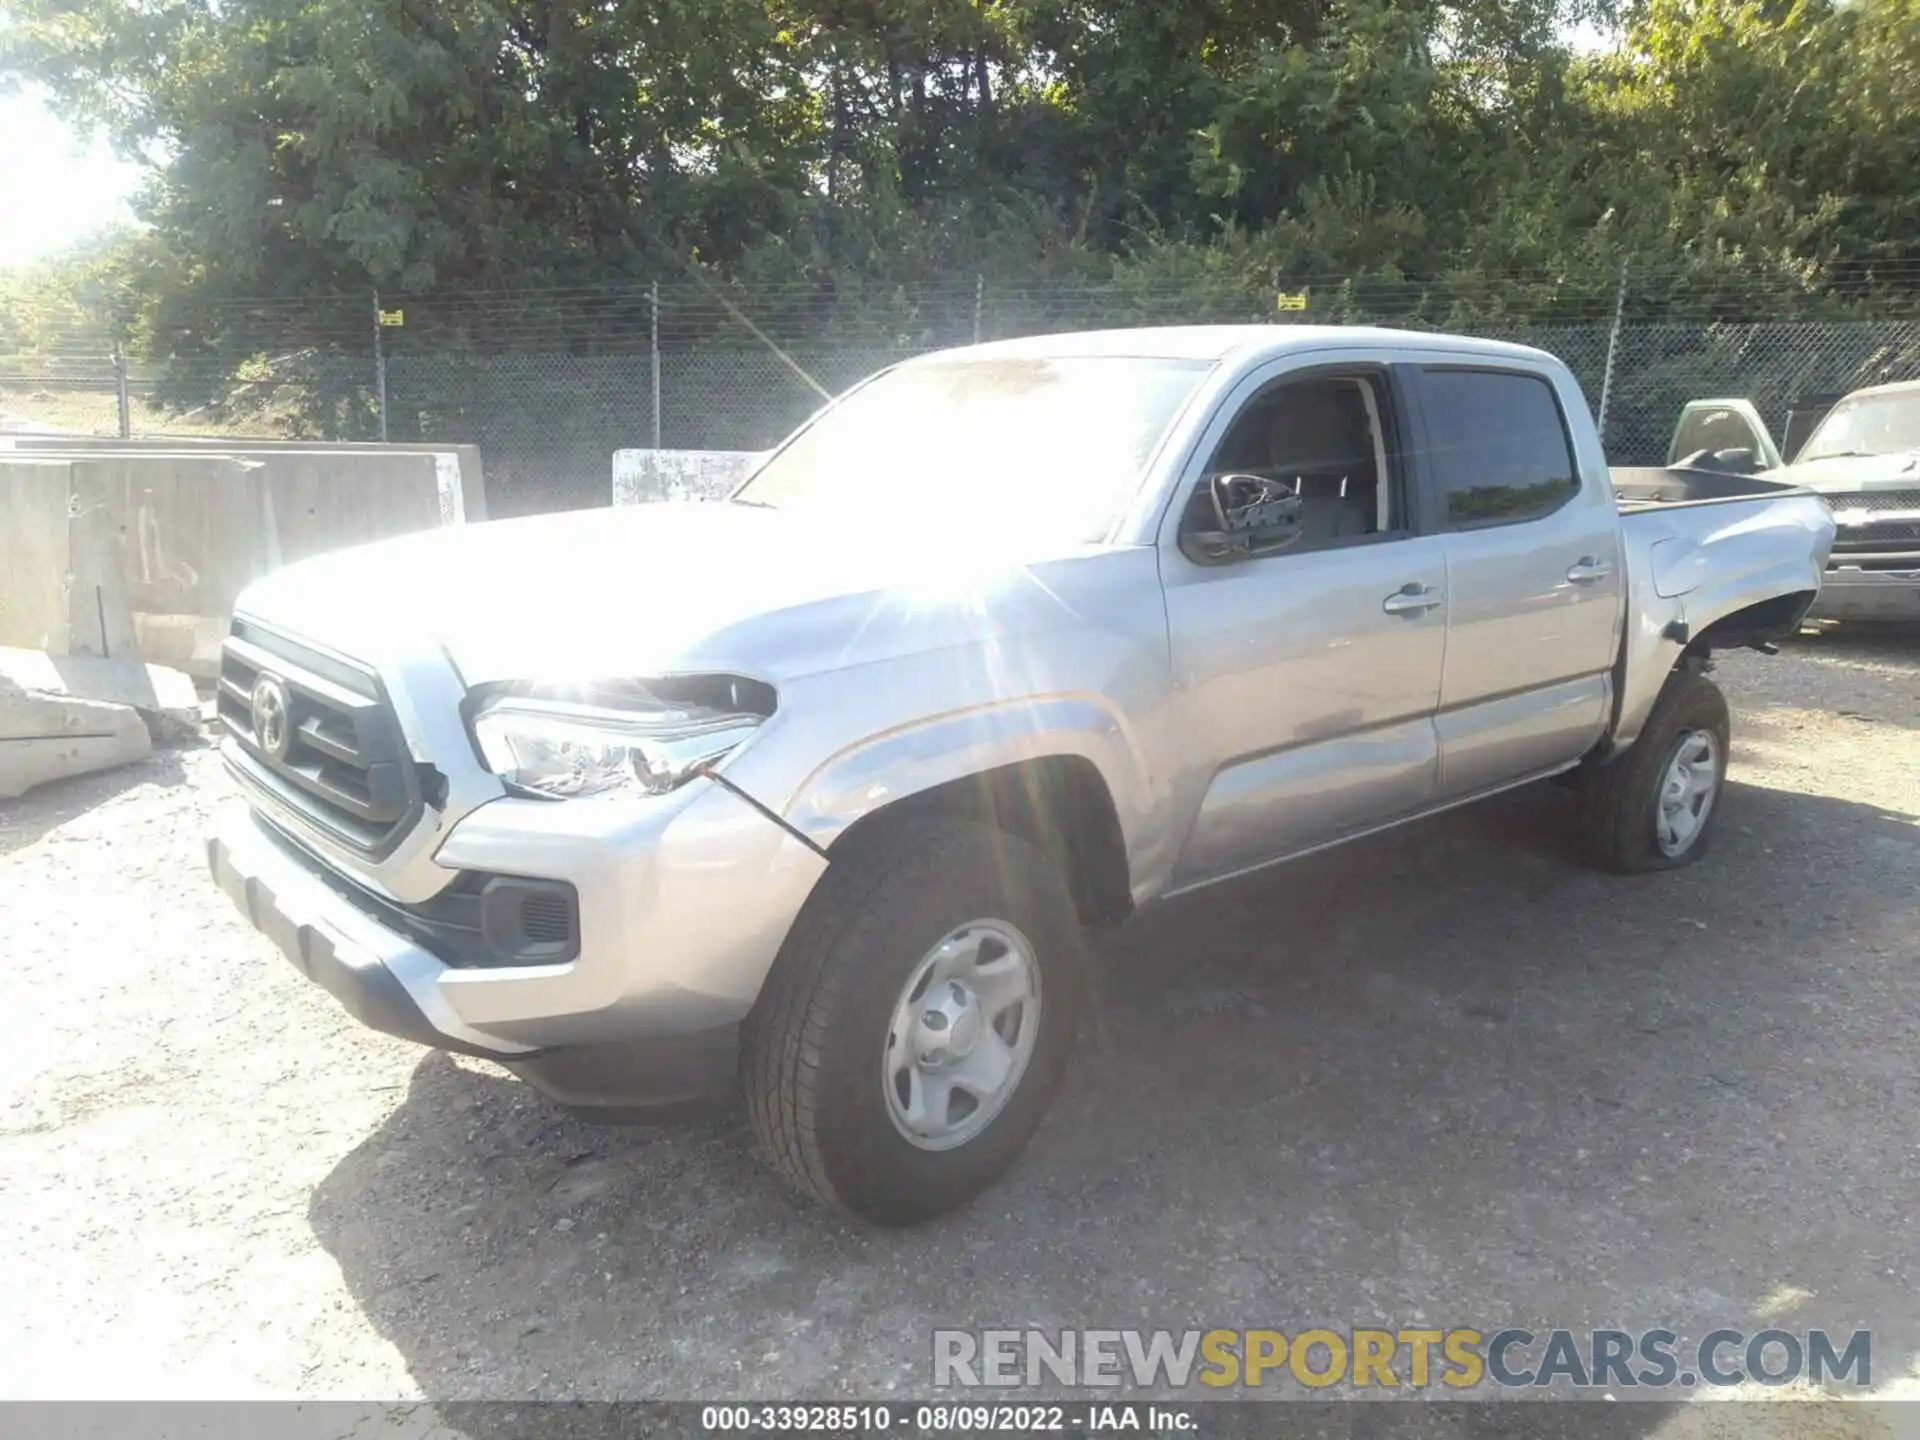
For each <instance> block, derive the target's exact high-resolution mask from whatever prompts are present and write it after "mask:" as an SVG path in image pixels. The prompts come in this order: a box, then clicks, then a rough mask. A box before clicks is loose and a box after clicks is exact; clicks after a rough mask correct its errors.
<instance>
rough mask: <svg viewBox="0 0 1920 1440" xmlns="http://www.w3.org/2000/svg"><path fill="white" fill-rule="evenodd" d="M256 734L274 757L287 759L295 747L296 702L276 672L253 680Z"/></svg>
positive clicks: (254, 728)
mask: <svg viewBox="0 0 1920 1440" xmlns="http://www.w3.org/2000/svg"><path fill="white" fill-rule="evenodd" d="M252 704H253V733H254V737H255V738H256V739H257V740H259V742H260V748H261V749H262V750H264V751H266V752H267V754H269V755H271V756H272V757H273V758H274V759H275V760H285V759H286V758H287V751H288V750H289V749H291V748H292V746H293V702H292V700H291V699H290V698H289V697H288V695H287V687H286V686H285V685H284V684H282V683H281V682H280V680H279V679H278V678H277V677H276V676H273V675H262V676H261V677H260V678H259V679H257V680H255V681H254V682H253V701H252Z"/></svg>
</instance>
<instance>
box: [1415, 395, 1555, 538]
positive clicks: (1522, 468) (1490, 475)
mask: <svg viewBox="0 0 1920 1440" xmlns="http://www.w3.org/2000/svg"><path fill="white" fill-rule="evenodd" d="M1420 408H1421V410H1422V412H1423V413H1424V415H1425V418H1426V430H1427V445H1428V450H1427V464H1428V469H1429V473H1430V475H1431V476H1432V484H1433V486H1434V490H1435V493H1436V495H1437V497H1438V499H1439V505H1440V521H1441V523H1442V524H1443V525H1444V526H1445V527H1446V528H1447V529H1450V530H1466V529H1477V528H1479V527H1481V526H1485V525H1518V524H1521V523H1523V522H1525V521H1528V520H1538V519H1540V518H1541V517H1542V516H1545V515H1551V514H1552V513H1553V512H1554V511H1556V510H1558V509H1559V508H1560V507H1561V506H1563V505H1565V504H1566V503H1567V502H1568V501H1569V500H1571V499H1572V498H1573V497H1574V496H1575V495H1576V494H1577V493H1578V492H1579V489H1580V479H1579V475H1580V471H1579V467H1578V466H1577V465H1576V464H1575V463H1574V456H1573V444H1572V441H1571V439H1570V438H1569V437H1568V434H1567V426H1566V421H1565V420H1564V419H1563V418H1562V416H1561V414H1560V402H1559V399H1558V398H1557V397H1556V396H1555V395H1554V393H1553V387H1552V386H1551V385H1549V384H1548V383H1547V382H1546V380H1544V379H1543V378H1541V377H1540V376H1538V375H1525V374H1521V373H1518V372H1516V371H1507V370H1452V369H1442V368H1437V367H1428V368H1426V369H1424V370H1422V371H1421V375H1420Z"/></svg>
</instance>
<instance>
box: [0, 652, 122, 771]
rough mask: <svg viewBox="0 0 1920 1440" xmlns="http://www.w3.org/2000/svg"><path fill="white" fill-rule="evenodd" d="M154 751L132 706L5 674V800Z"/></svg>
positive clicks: (0, 757) (1, 704)
mask: <svg viewBox="0 0 1920 1440" xmlns="http://www.w3.org/2000/svg"><path fill="white" fill-rule="evenodd" d="M152 749H153V740H152V738H151V737H150V736H149V735H148V733H147V725H146V722H145V721H144V720H142V719H141V718H140V716H139V714H138V713H137V712H136V711H135V710H134V709H133V707H132V706H129V705H113V704H107V703H103V702H101V701H97V700H76V699H74V698H73V697H72V696H70V695H41V694H37V693H35V692H33V691H31V690H27V689H25V688H23V687H22V686H19V685H16V684H15V683H14V682H13V681H11V680H9V679H7V678H6V677H5V676H4V675H0V800H4V799H11V798H13V797H14V796H16V795H22V794H25V793H26V792H27V791H28V790H31V789H32V788H33V787H34V786H36V785H44V784H45V783H46V782H47V781H49V780H63V779H65V778H66V777H68V776H69V775H84V774H86V773H87V772H89V771H91V770H104V769H106V768H108V767H109V766H112V765H125V764H127V763H128V762H129V761H133V760H138V759H140V758H141V757H142V756H144V755H146V754H148V753H149V752H151V751H152Z"/></svg>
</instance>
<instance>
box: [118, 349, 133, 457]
mask: <svg viewBox="0 0 1920 1440" xmlns="http://www.w3.org/2000/svg"><path fill="white" fill-rule="evenodd" d="M113 392H114V395H115V397H116V398H117V399H118V400H119V402H120V438H121V439H122V440H130V439H132V438H133V396H132V395H131V394H129V393H128V391H127V352H126V351H125V350H124V349H122V348H121V346H120V342H119V341H118V340H117V339H116V340H115V341H114V342H113Z"/></svg>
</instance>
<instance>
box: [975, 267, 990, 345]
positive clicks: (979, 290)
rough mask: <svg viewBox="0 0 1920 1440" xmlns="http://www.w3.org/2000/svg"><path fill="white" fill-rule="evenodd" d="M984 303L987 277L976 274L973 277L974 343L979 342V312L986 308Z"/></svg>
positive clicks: (985, 300) (985, 301)
mask: <svg viewBox="0 0 1920 1440" xmlns="http://www.w3.org/2000/svg"><path fill="white" fill-rule="evenodd" d="M986 303H987V277H986V276H984V275H976V276H974V277H973V343H974V344H976V345H978V344H979V343H980V312H981V311H982V310H983V309H985V308H986Z"/></svg>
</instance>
